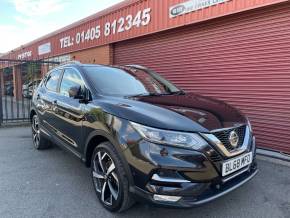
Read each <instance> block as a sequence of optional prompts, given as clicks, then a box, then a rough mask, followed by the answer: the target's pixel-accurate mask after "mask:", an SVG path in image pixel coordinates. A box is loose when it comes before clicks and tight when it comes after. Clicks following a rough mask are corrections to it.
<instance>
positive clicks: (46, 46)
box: [38, 42, 51, 55]
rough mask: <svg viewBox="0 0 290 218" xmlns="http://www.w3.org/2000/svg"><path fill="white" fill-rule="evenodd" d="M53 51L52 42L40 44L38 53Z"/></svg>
mask: <svg viewBox="0 0 290 218" xmlns="http://www.w3.org/2000/svg"><path fill="white" fill-rule="evenodd" d="M50 52H51V44H50V42H48V43H45V44H42V45H40V46H38V55H44V54H47V53H50Z"/></svg>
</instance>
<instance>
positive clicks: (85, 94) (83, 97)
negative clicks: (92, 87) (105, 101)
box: [68, 86, 90, 103]
mask: <svg viewBox="0 0 290 218" xmlns="http://www.w3.org/2000/svg"><path fill="white" fill-rule="evenodd" d="M81 90H82V88H81V87H80V86H79V87H78V86H73V87H71V88H70V89H69V91H68V94H69V97H70V98H74V99H78V100H79V102H80V103H88V102H89V101H90V95H89V90H88V89H86V88H85V89H84V90H83V91H81Z"/></svg>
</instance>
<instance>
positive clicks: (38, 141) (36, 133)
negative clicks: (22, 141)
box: [31, 114, 51, 150]
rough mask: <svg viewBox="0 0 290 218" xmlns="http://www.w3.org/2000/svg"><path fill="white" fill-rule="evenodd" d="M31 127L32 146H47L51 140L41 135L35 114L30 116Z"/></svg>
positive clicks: (40, 148) (39, 148)
mask: <svg viewBox="0 0 290 218" xmlns="http://www.w3.org/2000/svg"><path fill="white" fill-rule="evenodd" d="M31 129H32V142H33V145H34V148H35V149H37V150H43V149H47V148H49V147H50V145H51V142H50V141H49V140H48V139H46V138H45V137H44V136H43V133H41V131H40V129H39V119H38V116H37V115H36V114H35V115H33V117H32V122H31Z"/></svg>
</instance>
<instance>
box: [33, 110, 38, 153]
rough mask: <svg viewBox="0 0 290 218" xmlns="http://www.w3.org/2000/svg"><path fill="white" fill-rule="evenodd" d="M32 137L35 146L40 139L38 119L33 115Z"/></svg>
mask: <svg viewBox="0 0 290 218" xmlns="http://www.w3.org/2000/svg"><path fill="white" fill-rule="evenodd" d="M32 137H33V138H32V139H33V144H34V146H35V147H36V148H37V147H38V146H39V141H40V130H39V121H38V117H37V116H34V117H33V120H32Z"/></svg>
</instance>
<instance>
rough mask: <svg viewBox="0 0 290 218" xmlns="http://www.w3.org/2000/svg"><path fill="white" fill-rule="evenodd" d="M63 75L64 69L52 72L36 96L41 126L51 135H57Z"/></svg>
mask: <svg viewBox="0 0 290 218" xmlns="http://www.w3.org/2000/svg"><path fill="white" fill-rule="evenodd" d="M61 75H62V69H56V70H53V71H51V72H50V73H49V74H48V75H47V77H46V79H45V80H44V82H43V83H42V85H41V87H39V89H38V93H37V96H36V108H37V111H38V116H39V121H40V125H41V126H42V127H43V128H44V129H45V130H46V131H48V132H49V135H55V134H56V133H57V129H56V125H57V121H58V119H57V117H56V114H55V111H56V102H57V98H58V95H59V93H58V86H59V81H60V78H61Z"/></svg>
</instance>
